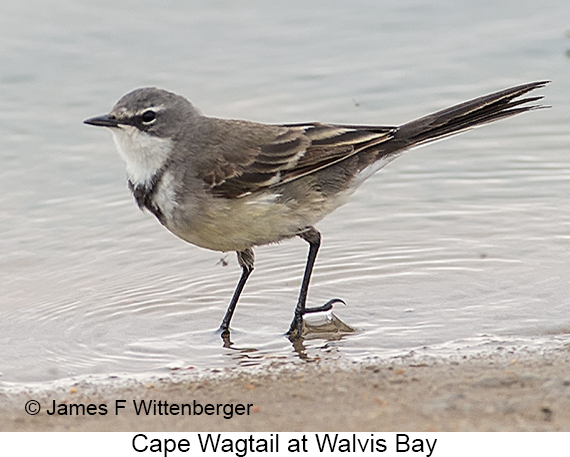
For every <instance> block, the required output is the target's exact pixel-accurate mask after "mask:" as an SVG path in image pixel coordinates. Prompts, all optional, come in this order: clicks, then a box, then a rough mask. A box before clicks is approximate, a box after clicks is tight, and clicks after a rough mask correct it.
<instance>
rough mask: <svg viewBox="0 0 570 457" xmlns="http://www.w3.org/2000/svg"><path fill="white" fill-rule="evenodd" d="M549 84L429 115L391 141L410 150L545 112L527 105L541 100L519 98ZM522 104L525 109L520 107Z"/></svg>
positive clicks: (536, 84)
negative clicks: (517, 116)
mask: <svg viewBox="0 0 570 457" xmlns="http://www.w3.org/2000/svg"><path fill="white" fill-rule="evenodd" d="M549 82H550V81H538V82H533V83H528V84H522V85H520V86H516V87H511V88H510V89H505V90H501V91H499V92H495V93H492V94H489V95H484V96H482V97H478V98H475V99H473V100H470V101H467V102H464V103H460V104H459V105H455V106H452V107H450V108H447V109H444V110H442V111H438V112H437V113H433V114H429V115H428V116H425V117H422V118H420V119H416V120H415V121H411V122H408V123H407V124H404V125H402V126H400V127H399V129H398V131H397V132H396V134H395V137H394V140H396V142H398V143H399V142H403V143H404V144H405V145H404V148H409V147H412V146H416V145H419V144H423V143H427V142H430V141H435V140H438V139H440V138H443V137H446V136H449V135H454V134H456V133H460V132H463V131H465V130H468V129H471V128H473V127H477V126H479V125H484V124H488V123H489V122H494V121H497V120H499V119H503V118H506V117H510V116H514V115H515V114H519V113H523V112H525V111H529V110H533V109H538V108H545V106H541V105H528V103H532V102H535V101H537V100H540V99H541V98H542V97H540V96H535V97H527V98H519V97H520V96H522V95H524V94H526V93H527V92H530V91H532V90H534V89H538V88H540V87H544V86H545V85H546V84H548V83H549ZM525 104H527V105H526V106H521V105H525Z"/></svg>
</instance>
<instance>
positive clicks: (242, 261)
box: [220, 248, 255, 335]
mask: <svg viewBox="0 0 570 457" xmlns="http://www.w3.org/2000/svg"><path fill="white" fill-rule="evenodd" d="M237 258H238V263H239V265H240V266H241V268H242V272H241V277H240V278H239V282H238V284H237V286H236V290H235V291H234V295H233V297H232V301H231V302H230V304H229V306H228V310H227V311H226V315H225V316H224V320H223V321H222V325H220V330H221V331H222V335H227V334H229V333H230V322H231V320H232V316H233V315H234V311H235V310H236V305H237V302H238V300H239V296H240V295H241V292H242V290H243V287H244V286H245V282H246V281H247V278H248V277H249V275H250V274H251V272H252V271H253V264H254V261H255V256H254V255H253V249H249V248H248V249H246V250H244V251H237Z"/></svg>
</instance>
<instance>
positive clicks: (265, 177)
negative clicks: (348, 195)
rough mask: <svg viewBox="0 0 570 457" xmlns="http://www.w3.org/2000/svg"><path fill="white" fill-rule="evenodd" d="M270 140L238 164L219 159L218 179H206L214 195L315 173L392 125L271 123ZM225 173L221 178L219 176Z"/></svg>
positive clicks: (386, 133) (389, 131)
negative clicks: (273, 133)
mask: <svg viewBox="0 0 570 457" xmlns="http://www.w3.org/2000/svg"><path fill="white" fill-rule="evenodd" d="M271 127H273V128H277V130H278V131H277V133H276V134H275V135H274V137H273V138H272V139H271V140H270V141H265V142H262V143H260V144H259V145H258V146H257V147H254V148H253V149H249V151H250V153H249V154H248V157H249V160H247V161H246V162H243V163H241V164H239V165H238V164H236V163H235V162H233V163H231V162H229V161H228V160H227V159H225V160H224V159H222V160H221V161H220V162H219V164H218V166H217V167H216V172H215V175H216V177H218V179H215V180H210V181H208V180H206V182H207V183H208V184H210V185H211V189H212V192H213V193H214V194H215V195H218V196H220V197H226V198H237V197H240V196H244V195H247V194H250V193H252V192H255V191H257V190H260V189H262V188H265V187H270V186H276V185H279V184H283V183H285V182H289V181H292V180H294V179H298V178H300V177H302V176H306V175H307V174H310V173H314V172H316V171H318V170H321V169H323V168H325V167H328V166H330V165H332V164H334V163H337V162H339V161H341V160H345V159H346V158H348V157H350V156H352V155H353V154H356V153H357V152H359V151H361V150H362V149H363V148H368V147H371V146H373V145H376V144H379V143H381V142H384V141H386V140H388V139H389V138H391V137H392V135H393V132H394V131H395V128H394V127H367V126H341V125H325V124H319V123H311V124H290V125H282V126H271ZM220 176H224V179H221V180H220V179H219V177H220Z"/></svg>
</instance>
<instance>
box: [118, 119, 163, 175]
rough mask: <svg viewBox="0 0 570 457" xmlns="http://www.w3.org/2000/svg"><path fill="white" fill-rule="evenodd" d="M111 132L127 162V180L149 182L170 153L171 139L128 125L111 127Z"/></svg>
mask: <svg viewBox="0 0 570 457" xmlns="http://www.w3.org/2000/svg"><path fill="white" fill-rule="evenodd" d="M111 132H112V133H113V138H114V140H115V144H116V145H117V150H118V151H119V154H120V155H121V157H122V158H123V160H124V161H125V162H126V164H127V177H128V178H129V181H131V183H132V184H133V185H135V186H137V185H146V184H149V183H150V181H151V179H152V177H153V176H154V175H155V174H156V172H157V171H158V170H160V168H161V167H162V166H163V165H164V162H165V161H166V159H167V157H168V155H169V154H170V151H171V150H172V140H169V139H167V138H158V137H155V136H152V135H149V134H148V133H145V132H141V131H140V130H139V129H137V128H136V127H133V126H130V125H123V126H121V127H119V128H113V129H111Z"/></svg>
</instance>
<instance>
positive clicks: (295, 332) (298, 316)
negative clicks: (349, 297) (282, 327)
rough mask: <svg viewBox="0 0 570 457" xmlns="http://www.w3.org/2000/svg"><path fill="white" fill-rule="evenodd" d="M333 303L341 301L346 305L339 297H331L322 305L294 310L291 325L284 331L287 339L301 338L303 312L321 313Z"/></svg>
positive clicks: (327, 309)
mask: <svg viewBox="0 0 570 457" xmlns="http://www.w3.org/2000/svg"><path fill="white" fill-rule="evenodd" d="M334 303H342V304H343V305H346V303H345V302H344V300H341V299H340V298H333V299H331V300H329V301H328V302H326V303H325V304H324V305H322V306H315V307H314V308H305V310H304V312H298V311H297V310H295V317H294V318H293V321H292V322H291V326H290V327H289V331H288V332H287V333H286V335H287V336H288V337H289V339H292V340H295V339H298V338H301V336H302V334H303V316H304V315H305V314H310V313H321V312H326V311H330V310H331V309H332V308H333V304H334Z"/></svg>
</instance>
